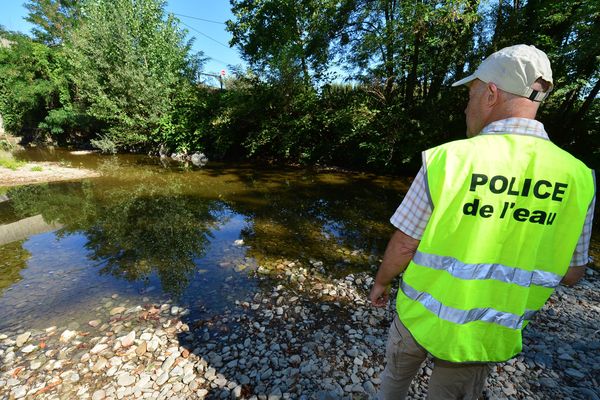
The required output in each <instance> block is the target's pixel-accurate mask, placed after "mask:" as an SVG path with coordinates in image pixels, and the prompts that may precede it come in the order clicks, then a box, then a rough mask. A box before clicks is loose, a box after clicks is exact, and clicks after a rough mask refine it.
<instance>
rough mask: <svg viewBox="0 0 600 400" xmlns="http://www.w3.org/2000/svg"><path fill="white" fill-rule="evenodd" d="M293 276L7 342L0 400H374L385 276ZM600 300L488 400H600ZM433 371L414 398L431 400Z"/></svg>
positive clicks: (560, 304) (566, 311)
mask: <svg viewBox="0 0 600 400" xmlns="http://www.w3.org/2000/svg"><path fill="white" fill-rule="evenodd" d="M280 265H282V266H283V268H282V267H279V268H273V269H272V270H271V269H269V268H266V267H262V268H261V269H259V272H260V273H259V274H257V275H256V279H257V280H259V281H262V282H263V285H262V286H263V287H266V288H270V289H265V290H263V291H261V292H259V293H258V294H256V295H255V296H254V297H253V298H251V299H248V300H247V301H238V302H237V304H236V307H234V308H233V309H229V310H225V311H224V312H223V313H222V314H220V315H215V316H211V317H210V318H208V317H207V318H206V319H198V320H191V319H189V318H188V314H189V310H187V309H186V308H185V307H182V306H180V305H175V304H173V303H172V302H165V303H164V304H145V305H136V306H133V307H132V306H131V304H126V302H124V303H122V304H119V303H120V302H121V301H120V299H119V298H118V296H113V297H112V299H108V301H107V299H105V300H103V302H104V303H100V304H99V305H98V306H99V308H98V309H99V310H101V311H99V312H98V315H97V317H96V318H95V319H94V320H93V321H79V323H78V328H76V329H67V327H62V328H61V327H51V328H48V329H45V330H37V331H36V330H27V331H22V332H0V398H8V399H19V398H36V399H63V398H77V399H92V400H103V399H109V398H110V399H114V398H116V399H129V398H131V399H134V398H135V399H137V398H165V399H187V398H199V399H204V398H206V399H253V400H259V399H267V400H269V399H369V398H373V397H374V395H375V393H376V391H377V388H378V386H379V384H380V383H381V379H380V375H381V373H382V371H383V367H384V351H385V342H386V337H387V329H388V326H389V324H390V321H391V319H392V316H393V312H394V311H393V309H387V310H386V309H376V308H373V307H371V306H370V305H369V304H368V302H367V298H366V297H367V293H368V290H369V289H370V286H371V284H372V282H373V279H372V276H373V275H374V270H375V267H374V266H373V271H371V272H362V273H355V274H351V275H348V276H345V277H342V278H333V277H331V276H327V275H325V274H324V273H321V272H318V271H323V269H322V265H323V264H322V263H321V262H319V261H314V262H313V265H312V266H308V265H307V266H303V265H302V264H301V263H300V262H299V261H294V262H283V263H280ZM599 289H600V279H599V274H598V273H597V272H595V271H592V270H589V271H588V273H587V274H586V279H585V280H583V281H582V283H581V284H579V285H578V286H576V287H575V288H567V287H560V288H558V290H557V291H556V293H555V294H554V295H553V296H552V297H551V299H550V301H549V302H548V304H547V305H546V306H545V307H544V308H543V310H542V311H541V312H540V313H539V314H538V316H537V317H536V320H535V321H533V323H531V324H530V326H528V327H527V328H526V330H525V335H524V349H523V352H522V353H521V354H519V355H518V356H517V357H515V358H514V359H512V360H509V361H508V362H506V363H500V364H497V365H496V366H495V367H494V368H493V371H492V373H491V375H490V377H489V378H488V385H487V387H486V389H485V393H484V395H485V398H487V399H495V398H504V399H548V398H557V399H559V398H571V399H599V393H598V387H599V385H598V381H597V377H598V375H599V372H600V352H599V351H598V350H600V336H599V332H600V331H599V325H598V324H599V323H598V321H600V307H598V305H597V304H598V303H599V300H600V290H599ZM392 303H393V302H392ZM107 305H108V307H107ZM392 307H393V304H392ZM73 326H74V325H72V326H71V327H73ZM432 367H433V364H432V361H431V360H427V362H426V363H425V364H424V365H423V367H422V368H421V370H420V371H419V373H418V374H417V377H416V378H415V379H414V381H413V383H412V385H411V387H410V390H409V398H414V399H424V398H425V396H426V385H427V382H428V380H429V376H430V375H431V368H432Z"/></svg>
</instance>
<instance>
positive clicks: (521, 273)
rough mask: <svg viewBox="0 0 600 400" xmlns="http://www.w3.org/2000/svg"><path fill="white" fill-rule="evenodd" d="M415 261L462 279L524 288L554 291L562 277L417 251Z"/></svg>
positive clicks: (538, 271)
mask: <svg viewBox="0 0 600 400" xmlns="http://www.w3.org/2000/svg"><path fill="white" fill-rule="evenodd" d="M413 261H414V262H415V263H417V264H419V265H422V266H424V267H429V268H433V269H437V270H442V271H446V272H448V273H449V274H450V275H452V276H453V277H455V278H460V279H495V280H497V281H500V282H505V283H514V284H516V285H519V286H523V287H530V286H531V285H537V286H543V287H547V288H551V289H554V288H555V287H557V286H558V284H559V283H560V281H561V279H562V277H561V276H560V275H556V274H553V273H552V272H546V271H540V270H533V271H527V270H525V269H520V268H514V267H509V266H506V265H502V264H465V263H463V262H461V261H459V260H457V259H456V258H453V257H446V256H438V255H435V254H428V253H422V252H420V251H417V252H416V253H415V255H414V257H413Z"/></svg>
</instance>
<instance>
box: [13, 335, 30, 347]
mask: <svg viewBox="0 0 600 400" xmlns="http://www.w3.org/2000/svg"><path fill="white" fill-rule="evenodd" d="M30 337H31V332H25V333H22V334H20V335H19V336H17V339H16V341H15V345H16V346H17V347H22V346H23V345H24V344H25V343H27V341H28V340H29V338H30Z"/></svg>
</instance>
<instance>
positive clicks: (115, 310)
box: [110, 307, 125, 315]
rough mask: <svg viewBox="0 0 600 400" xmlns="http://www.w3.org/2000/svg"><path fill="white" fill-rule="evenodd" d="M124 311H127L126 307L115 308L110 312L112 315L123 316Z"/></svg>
mask: <svg viewBox="0 0 600 400" xmlns="http://www.w3.org/2000/svg"><path fill="white" fill-rule="evenodd" d="M123 311H125V307H115V308H113V309H112V310H110V315H117V314H121V313H123Z"/></svg>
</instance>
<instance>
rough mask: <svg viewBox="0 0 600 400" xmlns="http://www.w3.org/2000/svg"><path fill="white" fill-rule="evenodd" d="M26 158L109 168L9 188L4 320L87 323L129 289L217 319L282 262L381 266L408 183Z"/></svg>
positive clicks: (0, 205) (1, 264) (4, 193)
mask: <svg viewBox="0 0 600 400" xmlns="http://www.w3.org/2000/svg"><path fill="white" fill-rule="evenodd" d="M19 157H20V158H22V159H26V160H36V161H59V162H61V163H63V164H65V165H71V166H75V167H85V168H90V169H93V170H97V171H99V172H101V174H102V176H101V177H99V178H93V179H87V180H82V181H72V182H61V183H46V184H37V185H28V186H20V187H12V188H0V199H2V200H3V201H1V202H0V332H2V331H8V332H10V331H13V332H16V331H20V330H22V329H34V328H45V327H48V326H52V325H58V326H69V325H70V326H72V327H77V326H78V325H80V324H83V323H84V322H85V321H88V320H90V319H93V318H94V314H95V313H96V310H97V307H98V305H99V304H102V305H104V306H105V307H110V305H111V304H112V303H117V302H119V303H120V302H123V301H130V302H131V303H132V304H144V303H159V302H163V301H169V300H170V301H172V302H173V303H174V304H178V305H181V306H182V307H185V308H188V309H189V310H191V314H192V315H191V316H190V317H191V318H192V319H193V318H194V317H198V318H200V317H202V318H207V317H210V316H211V315H214V314H217V313H219V312H221V311H222V310H223V309H224V308H228V307H231V306H232V305H233V304H234V303H235V302H236V301H245V300H247V299H249V298H252V296H254V295H255V294H256V292H257V291H260V290H270V288H264V287H261V285H264V282H263V283H260V284H259V283H257V282H259V281H258V280H256V279H253V278H252V277H253V275H254V274H256V273H258V270H259V269H266V270H268V269H271V268H276V267H277V266H278V265H279V266H281V264H282V263H285V264H286V268H295V267H298V268H300V267H303V268H320V269H322V272H323V273H324V274H326V275H331V276H342V275H344V274H347V273H348V272H349V271H356V270H373V268H375V266H376V265H377V264H378V260H379V258H380V257H381V254H382V252H383V250H384V248H385V244H386V242H387V239H388V238H389V235H390V234H391V233H392V231H393V228H392V227H391V225H390V224H389V222H388V220H389V217H390V216H391V214H392V213H393V211H394V210H395V208H396V207H397V205H398V204H399V202H400V201H401V199H402V196H403V193H405V192H406V190H407V187H408V186H407V185H408V184H409V179H404V178H396V177H386V176H376V175H371V174H353V173H343V172H322V171H321V172H316V171H313V170H307V169H297V168H261V167H257V166H253V165H233V164H219V163H212V162H211V163H209V164H208V165H206V166H204V167H202V168H197V167H194V166H192V165H186V164H181V163H176V162H170V161H165V160H163V161H161V160H160V159H158V158H153V157H145V156H134V155H120V156H102V155H96V154H92V155H73V154H70V153H68V152H66V151H61V150H55V151H48V150H28V151H26V152H23V153H21V154H20V155H19ZM2 229H3V230H2ZM7 232H8V233H7ZM290 261H295V262H296V263H295V264H292V265H295V267H289V266H288V265H289V262H290ZM261 282H262V281H261ZM282 283H284V284H285V282H282ZM272 284H278V283H277V282H275V283H272Z"/></svg>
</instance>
